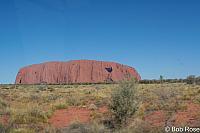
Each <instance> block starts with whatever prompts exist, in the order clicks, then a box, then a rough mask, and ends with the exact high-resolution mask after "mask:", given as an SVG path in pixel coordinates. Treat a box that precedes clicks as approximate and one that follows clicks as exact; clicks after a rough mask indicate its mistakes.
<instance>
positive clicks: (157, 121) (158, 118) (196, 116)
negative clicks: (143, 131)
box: [145, 102, 200, 127]
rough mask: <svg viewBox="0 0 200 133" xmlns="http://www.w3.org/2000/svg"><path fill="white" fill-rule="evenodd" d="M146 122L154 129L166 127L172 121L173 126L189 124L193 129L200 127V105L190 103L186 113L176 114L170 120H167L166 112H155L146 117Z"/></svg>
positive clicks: (179, 112)
mask: <svg viewBox="0 0 200 133" xmlns="http://www.w3.org/2000/svg"><path fill="white" fill-rule="evenodd" d="M145 121H147V122H148V123H149V124H150V125H151V126H152V127H158V126H159V127H160V126H165V122H166V121H168V122H169V121H171V122H172V123H171V124H172V125H173V126H181V125H184V124H187V125H188V126H191V127H198V126H199V124H200V105H199V104H194V103H192V102H188V103H187V109H186V110H185V111H178V112H177V113H174V114H173V115H172V116H171V117H170V118H169V120H167V117H166V112H165V111H154V112H152V113H150V114H148V115H146V116H145Z"/></svg>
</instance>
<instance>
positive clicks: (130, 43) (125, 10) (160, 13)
mask: <svg viewBox="0 0 200 133" xmlns="http://www.w3.org/2000/svg"><path fill="white" fill-rule="evenodd" d="M0 50H1V51H0V61H1V64H0V83H13V82H14V80H15V76H16V74H17V72H18V70H19V69H20V68H21V67H23V66H26V65H30V64H37V63H41V62H47V61H68V60H75V59H94V60H104V61H115V62H119V63H122V64H126V65H130V66H133V67H135V68H136V69H137V70H138V72H139V73H140V74H141V76H142V78H143V79H153V78H156V79H158V78H159V75H163V76H164V77H165V78H185V77H186V76H187V75H189V74H194V75H200V1H199V0H0Z"/></svg>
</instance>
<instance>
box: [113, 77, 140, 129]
mask: <svg viewBox="0 0 200 133" xmlns="http://www.w3.org/2000/svg"><path fill="white" fill-rule="evenodd" d="M136 91H137V83H136V81H135V80H134V79H132V80H129V81H123V82H121V83H120V84H119V87H117V88H116V90H115V91H114V92H113V93H112V95H111V103H110V110H111V112H112V114H113V116H114V121H115V122H116V125H117V126H122V125H123V124H126V122H127V118H128V117H130V116H132V115H133V114H134V113H135V112H136V109H137V102H136V95H137V92H136Z"/></svg>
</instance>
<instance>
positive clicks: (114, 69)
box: [15, 60, 141, 84]
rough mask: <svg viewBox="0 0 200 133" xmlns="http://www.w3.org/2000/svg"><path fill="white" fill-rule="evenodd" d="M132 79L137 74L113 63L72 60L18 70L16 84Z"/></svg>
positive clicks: (138, 78) (131, 69) (101, 81)
mask: <svg viewBox="0 0 200 133" xmlns="http://www.w3.org/2000/svg"><path fill="white" fill-rule="evenodd" d="M132 77H134V78H136V79H137V80H140V79H141V77H140V75H139V74H138V72H137V71H136V70H135V69H134V68H132V67H129V66H126V65H122V64H119V63H114V62H105V61H95V60H74V61H68V62H47V63H42V64H35V65H31V66H27V67H24V68H22V69H20V71H19V72H18V74H17V77H16V81H15V83H16V84H41V83H46V84H68V83H104V82H118V81H120V80H123V79H131V78H132Z"/></svg>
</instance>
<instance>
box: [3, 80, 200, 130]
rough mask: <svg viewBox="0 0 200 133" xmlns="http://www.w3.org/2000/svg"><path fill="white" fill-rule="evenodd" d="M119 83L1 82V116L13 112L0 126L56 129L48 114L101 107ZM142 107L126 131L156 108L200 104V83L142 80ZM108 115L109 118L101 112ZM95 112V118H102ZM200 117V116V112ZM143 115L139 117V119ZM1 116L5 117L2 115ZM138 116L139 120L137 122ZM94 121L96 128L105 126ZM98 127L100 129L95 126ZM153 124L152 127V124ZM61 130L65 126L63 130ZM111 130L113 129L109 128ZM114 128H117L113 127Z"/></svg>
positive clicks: (175, 108)
mask: <svg viewBox="0 0 200 133" xmlns="http://www.w3.org/2000/svg"><path fill="white" fill-rule="evenodd" d="M116 86H117V84H105V85H104V84H98V85H18V86H14V85H4V86H3V85H2V86H0V117H3V115H5V114H6V115H8V116H9V122H8V123H3V122H2V121H0V123H1V124H0V129H3V128H5V129H6V128H9V130H7V131H9V132H30V133H32V132H45V131H46V130H48V131H47V132H56V129H54V128H53V127H51V125H50V124H49V122H48V118H49V117H51V115H52V114H53V112H54V111H55V110H58V109H67V108H68V107H69V106H79V107H89V105H91V104H94V105H95V106H97V107H100V106H107V105H108V103H109V100H110V97H111V92H112V91H113V89H115V88H116ZM137 96H138V98H137V100H138V102H139V108H138V110H137V112H136V113H135V115H134V116H133V118H131V120H130V122H129V123H130V127H129V128H127V130H125V129H124V130H122V132H131V131H134V132H137V131H138V130H140V128H144V127H137V128H136V126H135V128H134V129H133V126H132V125H134V124H136V125H137V126H139V125H140V124H138V123H145V124H143V126H148V123H146V122H145V121H143V119H144V117H145V115H147V114H149V113H150V112H152V111H156V110H164V111H167V112H170V113H173V112H176V111H179V110H185V108H186V106H185V105H186V102H188V101H192V102H193V103H196V104H199V105H200V86H197V85H187V84H182V83H179V84H176V83H174V84H148V85H145V84H140V85H139V87H138V94H137ZM98 115H100V116H102V117H105V119H107V118H109V117H107V116H103V115H102V114H98ZM102 117H101V118H99V117H97V116H95V114H93V118H94V119H95V120H96V119H98V118H99V119H102ZM199 117H200V116H199ZM138 119H139V120H138ZM0 120H1V118H0ZM135 120H137V121H136V122H134V121H135ZM95 124H96V123H95ZM95 124H94V125H93V127H92V128H93V129H92V131H96V130H98V129H99V128H100V129H102V130H103V131H105V129H104V128H105V127H102V123H101V124H100V125H101V126H100V127H98V126H97V125H95ZM95 127H96V128H97V129H95ZM148 128H149V127H148ZM60 131H61V130H60ZM109 131H110V130H109ZM113 132H114V131H113Z"/></svg>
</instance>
